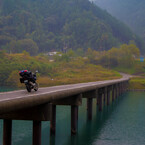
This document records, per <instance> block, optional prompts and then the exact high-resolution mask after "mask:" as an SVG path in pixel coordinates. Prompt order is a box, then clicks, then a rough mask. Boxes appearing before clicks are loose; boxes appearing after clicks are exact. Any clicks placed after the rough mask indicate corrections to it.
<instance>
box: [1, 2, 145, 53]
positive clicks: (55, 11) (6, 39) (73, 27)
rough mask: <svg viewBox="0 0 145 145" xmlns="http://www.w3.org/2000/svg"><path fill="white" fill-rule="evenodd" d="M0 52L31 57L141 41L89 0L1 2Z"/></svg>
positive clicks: (140, 42)
mask: <svg viewBox="0 0 145 145" xmlns="http://www.w3.org/2000/svg"><path fill="white" fill-rule="evenodd" d="M0 3H1V5H0V50H6V51H7V52H10V53H19V52H22V51H23V50H26V51H28V52H29V53H30V54H31V55H35V54H37V53H38V52H48V51H52V50H59V51H60V50H64V49H70V48H71V49H74V50H75V49H78V48H82V49H84V50H86V49H88V48H92V49H95V50H108V49H110V48H111V47H113V46H119V45H120V44H121V43H129V42H130V40H133V41H135V43H136V44H137V45H138V47H140V48H143V45H144V44H143V42H142V40H141V39H140V38H139V37H138V36H136V35H135V34H134V33H133V32H132V31H131V30H130V29H129V28H128V27H127V26H126V25H125V24H123V23H122V22H120V21H118V20H117V19H116V18H114V17H112V16H111V15H110V14H108V13H107V12H106V11H104V10H101V9H100V8H99V7H98V6H96V5H95V4H93V3H91V2H90V1H89V0H61V1H60V0H1V1H0Z"/></svg>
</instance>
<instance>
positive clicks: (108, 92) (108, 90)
mask: <svg viewBox="0 0 145 145" xmlns="http://www.w3.org/2000/svg"><path fill="white" fill-rule="evenodd" d="M109 104H110V87H107V106H109Z"/></svg>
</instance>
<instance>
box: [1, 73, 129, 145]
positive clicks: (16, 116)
mask: <svg viewBox="0 0 145 145" xmlns="http://www.w3.org/2000/svg"><path fill="white" fill-rule="evenodd" d="M128 81H129V76H128V75H123V77H122V78H121V79H116V80H107V81H98V82H89V83H80V84H73V85H62V86H55V87H46V88H40V89H39V91H38V92H32V93H27V91H26V90H20V91H12V92H6V93H0V118H1V119H3V120H4V121H3V122H4V123H3V145H11V142H12V120H32V121H33V145H41V121H50V134H51V135H55V128H56V106H57V105H68V106H71V112H70V113H71V135H75V134H76V133H77V122H78V108H79V106H80V105H81V104H82V98H86V99H87V117H88V120H91V119H92V102H93V98H95V99H96V100H97V107H98V110H99V111H102V108H103V105H109V104H110V102H113V101H114V100H115V99H116V98H117V97H119V96H120V95H121V94H122V93H124V92H126V91H127V86H128Z"/></svg>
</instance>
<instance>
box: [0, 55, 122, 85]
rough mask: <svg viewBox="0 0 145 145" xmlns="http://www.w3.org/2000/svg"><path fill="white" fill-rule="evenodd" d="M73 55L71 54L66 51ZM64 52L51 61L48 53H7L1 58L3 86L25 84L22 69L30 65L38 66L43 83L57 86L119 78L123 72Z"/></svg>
mask: <svg viewBox="0 0 145 145" xmlns="http://www.w3.org/2000/svg"><path fill="white" fill-rule="evenodd" d="M65 55H66V56H67V55H70V54H65ZM65 58H66V57H64V56H62V59H58V56H57V57H56V59H54V62H50V61H49V58H48V56H46V55H39V56H30V55H29V54H28V53H27V52H24V53H21V54H6V53H4V55H3V58H0V86H5V85H7V86H15V87H22V86H24V85H21V84H20V82H19V78H20V77H19V71H20V70H24V69H28V70H31V71H33V72H34V71H35V70H38V71H39V74H38V82H39V83H40V86H54V85H62V84H70V83H71V84H72V83H82V82H90V81H100V80H106V79H116V78H119V77H121V76H120V75H119V73H117V72H115V71H112V70H109V69H105V68H103V67H102V66H100V65H95V64H91V63H90V62H89V61H88V59H85V58H83V57H78V56H77V57H71V56H69V57H68V56H67V58H69V59H65Z"/></svg>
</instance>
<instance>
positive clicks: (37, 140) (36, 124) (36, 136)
mask: <svg viewBox="0 0 145 145" xmlns="http://www.w3.org/2000/svg"><path fill="white" fill-rule="evenodd" d="M33 145H41V121H33Z"/></svg>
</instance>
